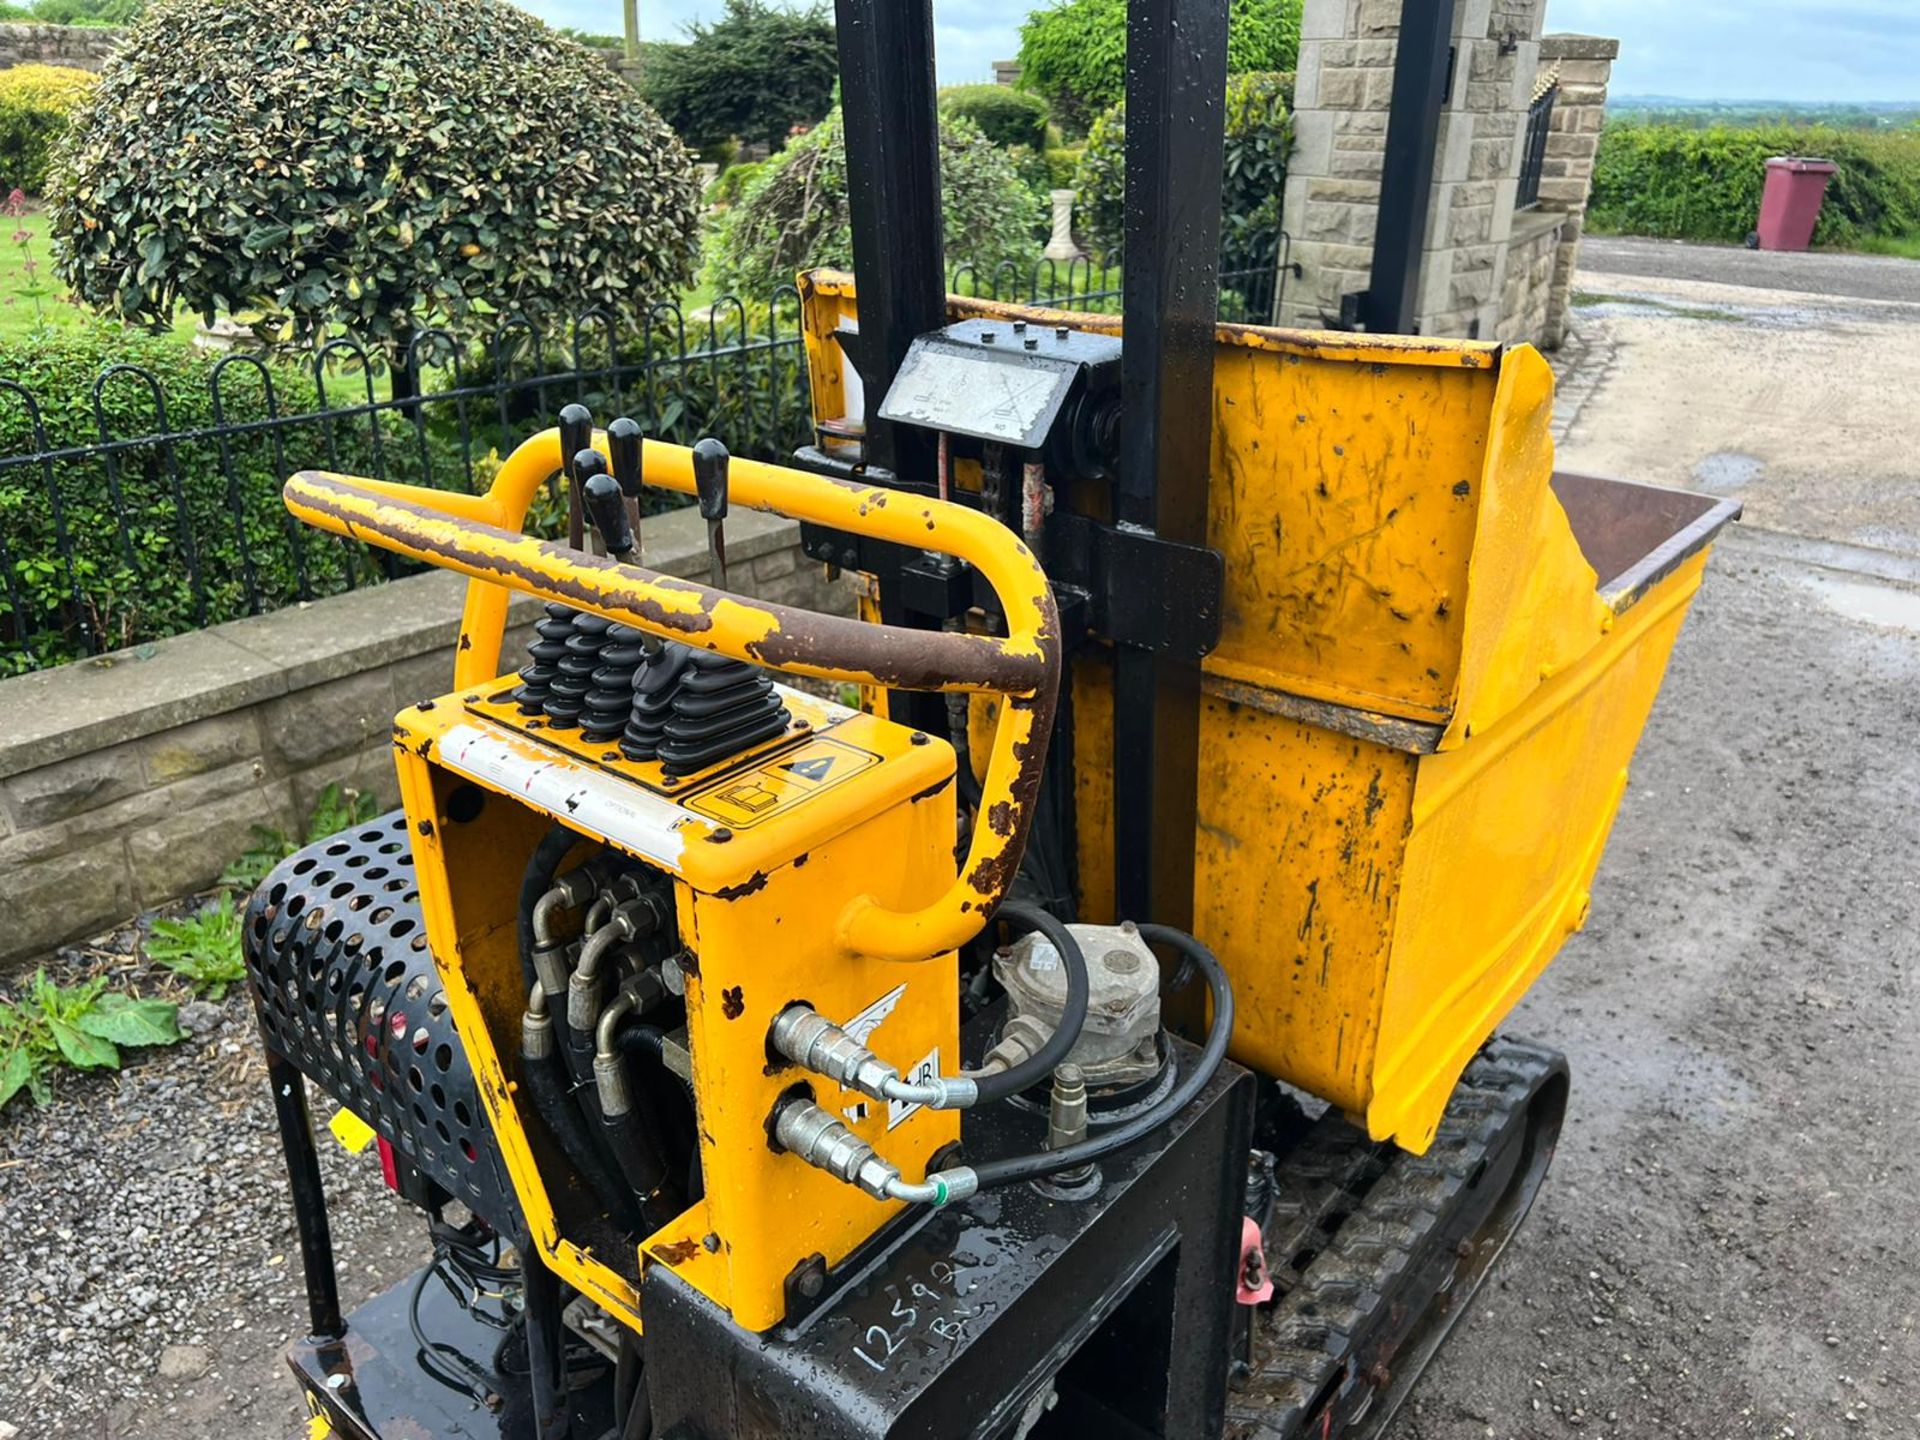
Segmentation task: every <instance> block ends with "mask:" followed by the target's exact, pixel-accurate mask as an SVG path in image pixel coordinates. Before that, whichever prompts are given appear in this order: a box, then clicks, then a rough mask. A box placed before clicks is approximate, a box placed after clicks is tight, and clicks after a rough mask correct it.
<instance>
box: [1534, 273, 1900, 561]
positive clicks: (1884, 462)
mask: <svg viewBox="0 0 1920 1440" xmlns="http://www.w3.org/2000/svg"><path fill="white" fill-rule="evenodd" d="M1716 253H1717V252H1716ZM1739 253H1740V254H1741V255H1743V256H1745V255H1746V252H1744V251H1742V252H1739ZM1761 258H1763V259H1766V260H1771V261H1775V262H1778V261H1781V260H1802V259H1807V258H1810V257H1804V256H1767V257H1761ZM1884 263H1886V264H1889V265H1894V266H1908V267H1911V268H1912V269H1914V270H1916V271H1920V263H1916V262H1913V261H1903V260H1892V261H1886V262H1884ZM1780 268H1785V267H1780ZM1780 268H1774V269H1769V270H1766V271H1761V272H1759V278H1764V279H1769V280H1776V279H1777V280H1778V281H1779V282H1781V283H1811V282H1810V281H1809V280H1807V279H1804V278H1799V277H1796V276H1795V275H1794V273H1793V272H1792V270H1791V269H1787V271H1786V273H1780ZM1576 285H1577V297H1576V303H1577V306H1578V311H1577V315H1576V320H1575V323H1576V324H1577V325H1580V326H1581V327H1582V328H1583V329H1586V330H1588V331H1590V332H1591V331H1595V330H1598V332H1599V333H1600V338H1598V339H1597V340H1595V341H1594V342H1593V343H1594V346H1595V348H1594V351H1593V353H1592V354H1591V355H1590V356H1589V357H1588V360H1587V362H1586V363H1587V368H1588V369H1589V371H1590V378H1591V379H1592V381H1593V383H1594V384H1595V387H1596V388H1595V390H1594V393H1593V395H1592V396H1591V397H1589V398H1588V399H1587V402H1586V403H1585V404H1583V405H1580V406H1578V408H1577V410H1576V411H1574V412H1573V413H1572V414H1571V415H1570V416H1569V418H1570V420H1571V425H1570V427H1569V429H1568V431H1567V434H1566V438H1565V441H1564V443H1563V444H1562V446H1561V451H1560V463H1561V464H1562V466H1563V467H1565V468H1567V469H1571V470H1584V471H1587V472H1589V473H1592V474H1600V475H1621V476H1627V477H1630V478H1632V479H1636V480H1651V481H1654V482H1656V483H1658V484H1662V485H1680V486H1685V487H1688V488H1690V489H1697V490H1708V491H1712V492H1713V493H1715V494H1719V495H1728V496H1736V497H1738V498H1740V499H1741V500H1743V501H1745V502H1746V506H1747V516H1746V519H1747V523H1748V524H1749V525H1752V526H1758V527H1762V528H1766V529H1772V530H1781V531H1787V532H1791V533H1793V534H1796V535H1813V536H1820V537H1822V538H1825V539H1829V540H1836V541H1841V542H1844V543H1847V544H1852V545H1863V546H1869V547H1873V548H1877V549H1886V550H1900V551H1907V552H1916V551H1920V443H1916V441H1920V419H1916V418H1915V415H1914V409H1913V401H1912V397H1913V396H1915V395H1917V394H1920V303H1910V302H1904V301H1889V300H1878V299H1864V298H1860V297H1858V296H1851V295H1849V296H1841V297H1835V296H1821V295H1812V294H1807V293H1804V292H1800V291H1794V290H1785V289H1759V288H1753V287H1751V286H1744V285H1730V284H1723V283H1717V282H1706V281H1699V280H1688V279H1676V278H1671V277H1667V276H1660V275H1643V274H1635V275H1616V274H1609V273H1606V272H1596V271H1592V270H1582V271H1581V273H1580V276H1579V279H1578V281H1577V282H1576ZM1894 293H1899V292H1898V291H1895V292H1894Z"/></svg>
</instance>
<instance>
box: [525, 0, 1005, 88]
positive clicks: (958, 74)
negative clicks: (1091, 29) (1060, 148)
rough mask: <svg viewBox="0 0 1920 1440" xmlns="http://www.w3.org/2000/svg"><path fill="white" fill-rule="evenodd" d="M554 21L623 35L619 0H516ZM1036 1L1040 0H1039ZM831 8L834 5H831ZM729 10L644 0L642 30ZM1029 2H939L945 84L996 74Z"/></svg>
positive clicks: (653, 36)
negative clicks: (621, 32) (994, 72)
mask: <svg viewBox="0 0 1920 1440" xmlns="http://www.w3.org/2000/svg"><path fill="white" fill-rule="evenodd" d="M516 3H518V4H519V5H520V7H521V8H522V9H523V10H529V11H532V12H533V13H534V14H535V15H538V16H539V17H540V18H541V19H542V20H545V21H546V22H547V23H548V24H549V25H571V26H573V27H575V28H576V29H580V30H586V31H589V32H592V33H597V34H601V35H618V34H619V33H620V31H621V25H622V21H621V18H620V17H621V9H620V5H619V3H618V0H516ZM1036 3H1037V0H1036ZM828 8H829V9H831V8H832V7H831V6H829V7H828ZM725 9H726V6H725V4H724V0H642V3H641V5H640V32H641V34H642V35H644V36H645V37H646V38H647V39H649V40H680V39H683V38H684V37H685V34H686V31H685V28H684V27H685V25H686V22H687V21H689V20H711V19H713V18H715V17H716V16H718V15H719V14H720V13H721V12H722V11H724V10H725ZM1026 13H1027V6H1025V5H1024V4H1022V3H1020V0H1013V3H1011V4H1009V3H1003V0H934V6H933V43H934V54H935V57H936V66H937V68H938V70H939V73H940V83H941V84H942V85H964V84H968V83H970V82H972V81H976V80H991V79H992V78H993V62H994V61H996V60H1007V59H1011V58H1012V57H1013V55H1014V53H1015V52H1016V51H1018V50H1019V48H1020V22H1021V20H1023V19H1025V18H1026Z"/></svg>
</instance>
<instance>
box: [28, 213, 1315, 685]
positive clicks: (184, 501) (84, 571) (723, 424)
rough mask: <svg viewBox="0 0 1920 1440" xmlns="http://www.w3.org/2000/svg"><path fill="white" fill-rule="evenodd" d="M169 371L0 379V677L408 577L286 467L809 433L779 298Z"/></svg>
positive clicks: (1231, 285)
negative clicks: (600, 425)
mask: <svg viewBox="0 0 1920 1440" xmlns="http://www.w3.org/2000/svg"><path fill="white" fill-rule="evenodd" d="M1278 258H1279V256H1278V254H1277V247H1276V255H1275V256H1274V257H1273V258H1272V259H1262V261H1261V263H1259V264H1257V265H1253V266H1247V267H1244V268H1241V269H1238V270H1234V271H1230V272H1227V273H1224V274H1223V275H1222V276H1221V291H1222V297H1221V316H1222V318H1223V319H1228V320H1251V321H1254V322H1256V323H1263V322H1265V321H1267V320H1268V319H1269V318H1270V317H1271V316H1272V315H1273V314H1274V313H1276V312H1277V310H1278V307H1279V302H1280V300H1281V298H1282V294H1281V291H1280V289H1279V288H1278V287H1281V286H1283V285H1284V283H1285V280H1286V272H1285V270H1284V269H1283V268H1282V267H1281V266H1280V265H1279V264H1278V263H1277V261H1278ZM950 288H951V289H952V290H954V291H955V292H957V293H961V294H968V295H978V296H982V297H985V298H992V299H1002V300H1022V301H1027V302H1029V303H1039V304H1047V305H1053V306H1057V307H1059V308H1063V309H1074V310H1088V311H1095V312H1102V311H1104V312H1109V313H1112V312H1117V311H1118V310H1119V308H1120V301H1121V294H1122V291H1121V284H1120V273H1119V270H1118V268H1117V267H1113V266H1108V265H1104V264H1102V263H1100V262H1099V261H1097V260H1076V261H1073V262H1072V263H1070V264H1055V263H1054V262H1051V261H1043V262H1042V263H1041V264H1040V265H1039V266H1038V267H1036V268H1034V269H1032V270H1025V269H1023V268H1020V267H1011V266H1002V267H1000V268H999V269H998V270H996V271H994V272H991V273H981V272H979V271H976V270H975V268H974V267H972V266H967V265H962V266H959V267H958V268H957V269H955V271H954V272H953V273H952V276H951V284H950ZM148 353H149V354H150V353H151V349H149V352H148ZM162 368H163V367H160V366H158V365H151V364H131V363H112V364H108V365H106V366H104V367H103V368H102V369H100V371H99V373H98V374H97V375H95V376H94V377H93V378H92V379H91V381H90V386H89V388H88V389H87V391H86V393H85V394H84V395H77V396H76V395H58V396H56V395H49V394H44V393H36V392H35V390H34V389H33V388H31V387H30V386H28V385H27V384H24V383H22V382H21V381H20V380H19V379H17V378H11V377H0V577H3V583H0V607H4V608H3V609H0V675H6V674H13V673H20V672H24V671H28V670H33V669H38V668H42V667H44V666H47V665H53V664H59V663H62V662H65V661H69V660H74V659H80V658H84V657H87V656H90V655H97V654H102V653H105V652H108V651H113V650H118V649H123V648H125V647H127V646H130V645H139V644H142V643H145V642H148V641H151V640H155V639H158V638H161V637H163V636H166V635H172V634H178V633H181V632H183V631H186V630H192V629H197V628H202V627H205V626H207V625H211V624H217V623H219V622H221V621H225V620H231V619H238V618H240V617H242V616H247V615H257V614H260V613H262V612H264V611H267V610H272V609H275V608H277V607H279V606H281V605H286V604H291V603H295V602H298V601H306V600H314V599H318V598H320V597H322V596H325V595H329V594H334V593H337V592H339V591H342V590H347V589H352V588H354V587H356V586H359V585H362V584H366V583H369V582H371V581H377V580H381V579H386V578H389V577H391V576H393V575H396V574H399V573H402V572H403V571H404V569H405V568H406V567H405V566H404V565H403V563H402V562H399V561H397V560H396V559H395V557H393V556H391V555H389V554H386V553H385V552H374V551H370V550H368V549H366V548H365V547H363V546H360V545H357V544H354V543H352V542H348V541H344V540H339V539H336V538H334V537H329V536H325V535H321V534H319V533H317V532H314V531H311V530H308V529H306V528H305V527H303V526H301V525H300V524H298V523H297V522H296V521H294V520H293V518H292V517H291V516H290V515H288V514H287V512H286V510H285V507H284V506H283V505H282V504H281V503H280V485H281V482H282V481H283V480H284V479H285V477H286V476H287V475H288V474H289V473H291V472H292V471H294V470H297V469H301V468H306V467H316V468H324V469H329V470H337V471H344V472H349V473H355V474H363V475H370V476H374V477H376V478H380V479H386V480H398V481H405V482H408V483H412V484H423V485H430V486H435V487H438V488H445V489H456V490H466V491H479V490H484V489H485V488H486V486H487V484H488V483H489V482H490V481H491V479H492V475H493V471H494V470H495V469H496V468H497V466H498V464H499V457H500V456H501V455H504V454H505V453H507V452H508V451H509V450H510V449H511V448H512V446H513V445H514V444H516V443H517V442H518V441H519V440H520V439H523V438H524V437H525V436H526V435H528V434H530V433H532V432H533V431H535V430H538V429H540V428H542V427H544V426H545V425H548V424H551V423H552V422H553V420H554V418H555V416H556V414H557V412H558V410H559V409H560V407H561V406H563V405H565V404H567V403H569V402H573V401H578V402H581V403H583V404H586V405H588V406H589V407H591V408H592V409H593V411H594V412H595V414H596V415H600V416H603V417H610V416H613V415H616V414H627V415H631V416H633V417H634V418H635V419H636V420H638V421H639V422H640V423H641V425H642V426H643V427H644V428H645V430H646V433H647V434H648V435H649V436H652V437H655V438H659V439H665V440H671V441H675V442H679V443H691V442H692V441H693V440H694V439H697V438H698V437H699V436H701V435H704V434H714V435H718V436H719V437H720V438H722V439H723V440H725V441H726V442H727V444H728V445H729V447H730V448H732V449H733V450H734V452H735V453H736V454H742V455H747V456H750V457H753V458H758V459H784V458H786V457H787V456H789V455H790V454H791V453H792V451H793V450H794V449H795V448H796V447H797V446H799V445H801V444H804V443H806V442H807V441H808V440H809V439H811V438H812V430H811V419H810V414H809V409H808V394H807V380H806V359H805V353H804V346H803V342H802V339H801V334H800V328H799V295H798V293H797V291H795V290H794V288H793V287H792V286H783V287H781V288H780V289H779V290H778V291H776V292H775V293H774V294H773V295H771V296H769V297H768V298H767V299H766V300H765V301H764V302H760V303H749V302H746V301H743V300H741V299H740V298H738V297H736V296H723V297H721V298H720V299H718V300H716V301H714V302H713V303H712V304H711V305H709V306H706V307H703V308H702V309H700V310H698V311H695V312H693V313H688V312H687V311H685V310H683V308H682V307H681V306H679V305H677V304H673V303H670V302H663V303H661V304H657V305H654V306H652V307H651V308H650V309H648V310H646V311H645V312H644V313H641V314H637V315H632V316H617V315H614V314H612V313H610V312H608V311H604V310H590V311H586V312H583V313H582V314H580V315H578V316H575V317H573V318H572V320H571V321H570V322H568V323H567V324H566V325H564V326H562V327H555V326H545V327H543V326H542V325H540V324H538V323H536V322H534V321H531V320H528V319H526V318H524V317H519V316H508V317H503V318H499V319H497V320H495V321H494V322H492V323H491V324H489V325H488V326H486V327H485V329H484V330H482V331H480V332H479V333H474V334H459V333H456V332H454V331H451V330H447V329H439V328H434V329H423V330H420V331H418V332H416V333H415V334H414V335H413V336H412V337H411V339H410V341H409V343H408V344H407V346H406V348H405V351H404V353H403V354H401V355H398V356H389V355H387V354H385V353H384V352H379V351H375V350H372V349H369V348H368V347H365V346H363V345H361V344H360V343H359V342H358V341H356V340H354V339H352V338H350V337H345V336H342V337H337V338H334V339H331V340H329V341H327V342H326V343H325V344H324V345H323V346H321V347H319V349H318V350H317V351H312V352H308V353H306V354H303V355H299V356H289V355H286V354H270V353H258V352H254V351H251V350H235V351H233V352H231V353H228V354H225V355H224V356H220V357H218V358H210V357H209V358H205V359H202V360H200V361H194V362H191V363H189V362H187V361H184V360H183V361H182V363H180V364H177V365H168V366H166V367H164V369H165V373H164V374H163V373H161V371H162ZM396 375H397V378H398V380H399V382H400V383H398V384H395V383H394V381H395V378H396ZM657 503H658V504H659V506H660V507H662V508H665V507H666V506H669V505H673V504H678V503H682V502H681V501H680V500H679V497H677V496H660V497H658V499H657ZM562 515H563V505H562V503H561V497H560V496H559V495H558V493H557V491H556V490H554V489H553V488H552V487H550V488H549V492H548V493H547V494H546V495H544V496H543V497H542V499H541V501H540V502H538V503H537V504H536V506H535V510H534V514H533V515H532V516H530V517H529V528H530V529H534V530H537V531H539V532H540V533H546V534H552V533H556V532H557V530H558V527H559V524H560V522H561V518H562Z"/></svg>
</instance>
